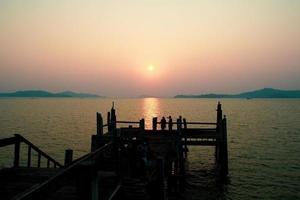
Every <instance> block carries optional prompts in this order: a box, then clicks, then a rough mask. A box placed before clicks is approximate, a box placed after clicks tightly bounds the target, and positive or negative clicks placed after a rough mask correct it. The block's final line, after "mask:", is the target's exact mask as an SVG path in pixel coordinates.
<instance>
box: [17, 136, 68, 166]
mask: <svg viewBox="0 0 300 200" xmlns="http://www.w3.org/2000/svg"><path fill="white" fill-rule="evenodd" d="M15 136H16V137H19V138H20V139H21V141H22V142H24V143H25V144H27V145H28V146H30V147H31V148H32V149H34V150H35V151H36V152H38V153H40V154H41V155H42V156H44V157H45V158H47V159H48V160H50V161H51V162H53V163H54V165H57V166H59V167H63V165H62V164H60V163H59V162H58V161H56V160H55V159H54V158H52V157H51V156H49V155H48V154H46V153H45V152H43V151H42V150H41V149H39V148H38V147H37V146H35V145H34V144H32V143H31V142H30V141H29V140H27V139H26V138H24V137H23V136H22V135H20V134H15Z"/></svg>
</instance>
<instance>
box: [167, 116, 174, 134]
mask: <svg viewBox="0 0 300 200" xmlns="http://www.w3.org/2000/svg"><path fill="white" fill-rule="evenodd" d="M168 124H169V130H170V131H171V130H172V127H173V120H172V117H171V116H169V122H168Z"/></svg>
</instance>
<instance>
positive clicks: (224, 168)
mask: <svg viewBox="0 0 300 200" xmlns="http://www.w3.org/2000/svg"><path fill="white" fill-rule="evenodd" d="M226 121H227V120H226V116H224V118H223V120H222V139H223V140H222V176H223V177H226V176H227V175H228V145H227V122H226Z"/></svg>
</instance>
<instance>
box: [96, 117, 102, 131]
mask: <svg viewBox="0 0 300 200" xmlns="http://www.w3.org/2000/svg"><path fill="white" fill-rule="evenodd" d="M96 117H97V135H99V136H102V135H103V118H102V116H101V113H98V112H97V114H96Z"/></svg>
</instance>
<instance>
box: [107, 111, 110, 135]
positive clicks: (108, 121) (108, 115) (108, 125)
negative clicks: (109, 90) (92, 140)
mask: <svg viewBox="0 0 300 200" xmlns="http://www.w3.org/2000/svg"><path fill="white" fill-rule="evenodd" d="M110 122H111V121H110V112H107V129H108V131H111V123H110Z"/></svg>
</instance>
